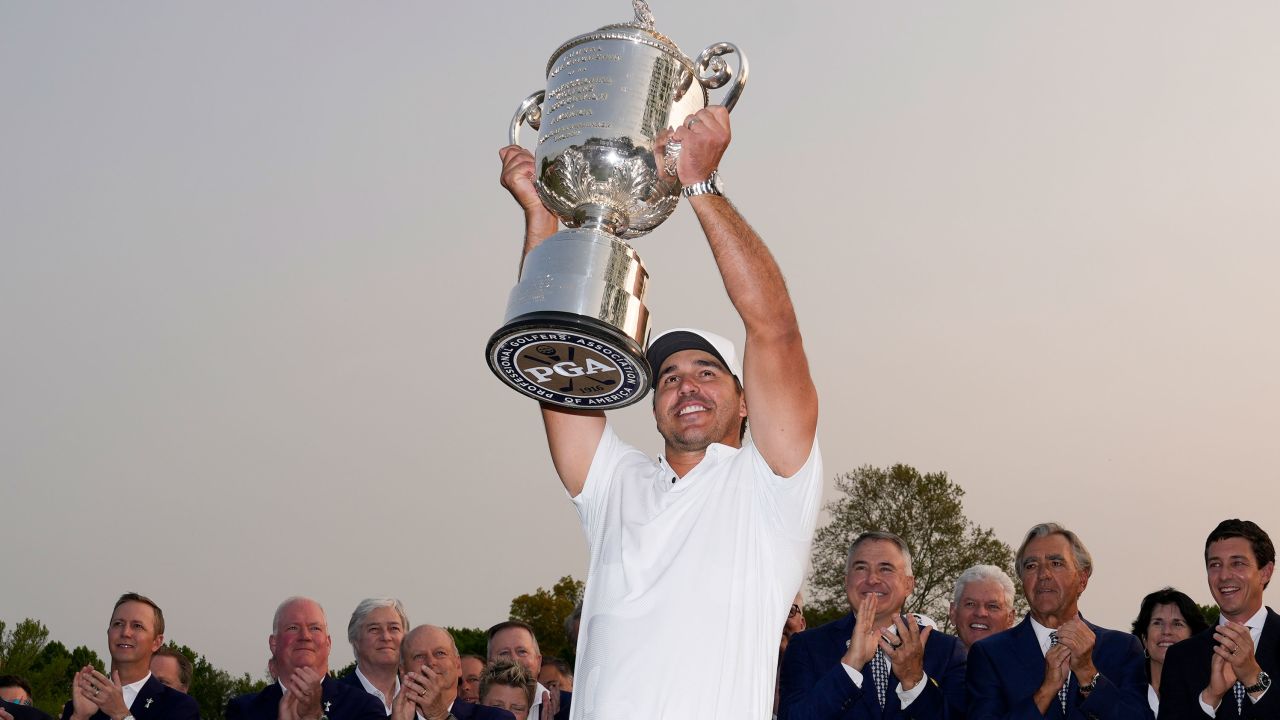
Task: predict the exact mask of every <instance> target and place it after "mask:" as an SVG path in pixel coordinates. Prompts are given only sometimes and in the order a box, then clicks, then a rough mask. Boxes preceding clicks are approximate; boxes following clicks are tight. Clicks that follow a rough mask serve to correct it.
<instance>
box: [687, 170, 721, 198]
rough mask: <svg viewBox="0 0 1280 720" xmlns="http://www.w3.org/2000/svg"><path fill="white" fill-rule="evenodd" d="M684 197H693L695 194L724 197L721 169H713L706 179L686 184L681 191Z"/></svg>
mask: <svg viewBox="0 0 1280 720" xmlns="http://www.w3.org/2000/svg"><path fill="white" fill-rule="evenodd" d="M680 194H681V195H683V196H684V197H687V198H688V197H693V196H695V195H719V196H720V197H724V189H723V187H722V186H721V181H720V171H719V170H712V171H711V174H710V175H708V176H707V179H706V180H703V181H702V182H696V183H693V184H692V185H685V186H684V189H682V190H681V191H680Z"/></svg>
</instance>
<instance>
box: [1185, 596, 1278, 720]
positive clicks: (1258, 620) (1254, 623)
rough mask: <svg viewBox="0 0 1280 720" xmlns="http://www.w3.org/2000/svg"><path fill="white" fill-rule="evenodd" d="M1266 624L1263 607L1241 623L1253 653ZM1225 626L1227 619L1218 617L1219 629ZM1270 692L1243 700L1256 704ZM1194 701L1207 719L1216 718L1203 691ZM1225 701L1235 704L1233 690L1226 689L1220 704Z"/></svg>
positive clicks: (1215, 709)
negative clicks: (1251, 644)
mask: <svg viewBox="0 0 1280 720" xmlns="http://www.w3.org/2000/svg"><path fill="white" fill-rule="evenodd" d="M1266 622H1267V607H1266V606H1265V605H1263V606H1262V607H1260V608H1258V612H1256V613H1254V614H1253V617H1250V618H1249V619H1248V620H1245V621H1244V623H1242V624H1243V625H1246V626H1248V628H1249V637H1250V638H1252V639H1253V649H1254V652H1257V650H1258V643H1259V642H1260V641H1261V640H1262V626H1263V625H1264V624H1266ZM1226 624H1227V618H1226V617H1224V616H1222V615H1219V616H1218V626H1219V627H1221V626H1223V625H1226ZM1242 682H1243V681H1242ZM1270 691H1271V689H1270V688H1267V689H1266V690H1264V691H1263V692H1262V694H1261V695H1258V697H1257V699H1254V697H1253V696H1252V695H1248V694H1246V695H1245V699H1246V700H1248V701H1249V702H1258V700H1261V699H1262V698H1263V696H1264V695H1266V694H1267V693H1268V692H1270ZM1196 699H1197V700H1199V701H1200V709H1201V710H1203V711H1204V713H1205V714H1206V715H1208V716H1209V717H1218V708H1216V707H1209V705H1208V704H1206V703H1205V701H1204V692H1203V691H1201V693H1200V694H1199V695H1197V696H1196ZM1227 700H1230V701H1231V702H1235V694H1234V691H1233V690H1230V689H1228V690H1227V694H1226V695H1223V696H1222V702H1226V701H1227ZM1222 702H1220V703H1218V707H1221V706H1222Z"/></svg>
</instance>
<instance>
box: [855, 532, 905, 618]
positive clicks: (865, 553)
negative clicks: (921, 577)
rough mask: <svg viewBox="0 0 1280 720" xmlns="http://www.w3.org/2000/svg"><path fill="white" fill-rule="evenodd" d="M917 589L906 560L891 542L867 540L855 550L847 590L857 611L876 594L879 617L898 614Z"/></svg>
mask: <svg viewBox="0 0 1280 720" xmlns="http://www.w3.org/2000/svg"><path fill="white" fill-rule="evenodd" d="M915 587H916V579H915V578H914V577H913V576H912V575H911V574H910V568H908V567H907V557H906V555H904V554H903V553H902V550H900V549H899V548H898V546H897V545H896V544H894V543H893V542H892V541H890V540H864V541H862V542H860V543H858V546H857V547H856V548H854V549H853V554H852V555H851V556H850V558H849V571H848V572H847V573H846V574H845V580H844V589H845V594H846V596H847V597H848V598H849V607H850V608H851V609H853V610H854V611H855V612H856V611H857V609H858V606H859V605H861V604H862V599H863V598H864V597H866V596H868V595H874V596H875V598H876V615H877V616H884V617H888V616H890V615H896V614H898V613H900V612H902V607H903V605H905V604H906V602H907V598H908V597H909V596H910V595H911V592H912V591H913V590H915Z"/></svg>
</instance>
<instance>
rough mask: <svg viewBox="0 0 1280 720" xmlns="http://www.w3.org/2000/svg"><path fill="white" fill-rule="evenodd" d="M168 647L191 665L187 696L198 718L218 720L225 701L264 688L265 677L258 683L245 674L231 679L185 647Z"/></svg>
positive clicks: (171, 645)
mask: <svg viewBox="0 0 1280 720" xmlns="http://www.w3.org/2000/svg"><path fill="white" fill-rule="evenodd" d="M168 646H169V648H170V649H172V650H176V651H178V652H180V653H182V654H183V655H186V656H187V659H188V660H190V661H191V665H192V672H191V688H190V694H191V697H193V698H195V701H196V704H198V705H199V706H200V717H202V718H204V719H205V720H219V719H220V718H222V717H223V713H224V712H225V711H226V708H227V701H228V700H230V699H231V698H233V697H235V696H236V695H244V694H245V693H251V692H258V691H259V690H261V689H262V688H264V687H266V685H267V682H268V679H267V678H266V677H265V673H264V677H263V678H262V679H261V680H254V679H253V678H251V677H250V676H249V673H245V674H244V675H242V676H240V677H233V676H232V675H231V674H230V673H228V672H227V671H226V670H219V669H218V668H216V667H214V666H213V663H211V662H209V660H208V659H207V658H205V656H204V655H201V654H200V653H197V652H196V651H195V650H192V649H191V648H189V647H187V646H186V645H179V644H177V643H176V642H174V641H172V640H170V641H169V643H168Z"/></svg>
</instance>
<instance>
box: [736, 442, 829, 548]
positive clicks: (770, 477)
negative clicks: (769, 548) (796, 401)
mask: <svg viewBox="0 0 1280 720" xmlns="http://www.w3.org/2000/svg"><path fill="white" fill-rule="evenodd" d="M751 462H752V464H753V467H754V474H755V477H756V478H758V479H759V482H760V486H761V487H763V488H764V492H763V493H762V495H763V501H764V502H763V506H762V508H761V509H762V510H763V513H764V520H765V521H766V522H768V523H770V524H771V525H773V526H774V527H775V529H777V531H778V532H779V533H781V535H782V536H783V537H788V538H792V539H798V540H801V541H803V542H804V543H806V545H807V544H808V543H809V541H810V539H811V538H812V537H813V531H814V527H815V526H816V524H817V521H818V509H819V506H820V505H821V504H822V453H821V451H820V450H819V448H818V438H817V437H814V439H813V445H812V447H810V448H809V457H808V459H806V460H805V463H804V466H803V467H801V468H800V469H799V470H798V471H796V473H795V474H794V475H792V476H791V477H785V478H784V477H781V476H779V475H775V474H774V472H773V470H772V469H771V468H770V467H769V464H768V463H767V462H765V459H764V456H762V455H761V454H760V451H759V450H758V449H757V448H756V447H755V445H754V444H752V445H751Z"/></svg>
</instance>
